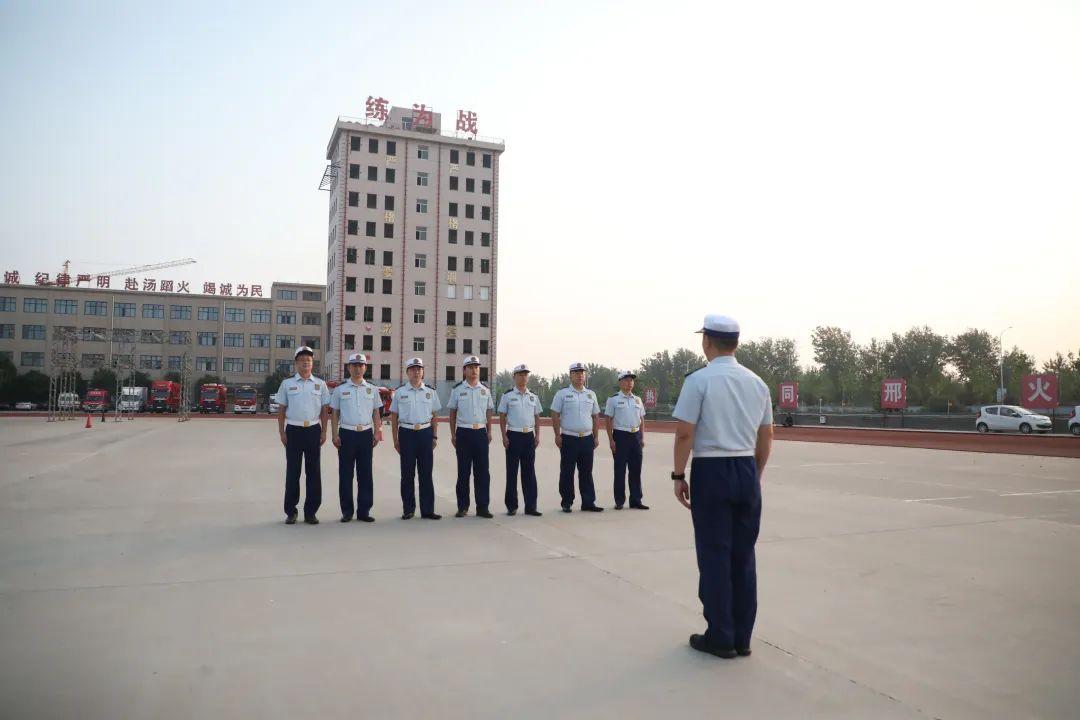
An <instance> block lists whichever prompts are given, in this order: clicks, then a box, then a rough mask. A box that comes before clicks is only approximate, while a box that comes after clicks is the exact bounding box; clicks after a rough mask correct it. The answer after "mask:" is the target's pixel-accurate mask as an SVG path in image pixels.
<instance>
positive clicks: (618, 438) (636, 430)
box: [604, 370, 649, 510]
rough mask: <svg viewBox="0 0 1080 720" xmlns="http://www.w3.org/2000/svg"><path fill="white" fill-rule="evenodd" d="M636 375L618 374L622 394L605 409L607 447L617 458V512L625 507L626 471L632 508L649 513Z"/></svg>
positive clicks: (641, 406)
mask: <svg viewBox="0 0 1080 720" xmlns="http://www.w3.org/2000/svg"><path fill="white" fill-rule="evenodd" d="M635 378H637V375H635V374H634V373H632V372H631V371H629V370H623V371H622V372H620V373H619V392H617V393H616V394H614V395H612V396H611V397H609V398H608V400H607V404H606V405H605V407H604V418H605V419H606V423H605V424H606V426H607V436H608V445H609V446H610V447H611V454H612V455H614V456H615V509H616V510H622V509H623V505H624V504H625V503H626V469H627V466H629V468H630V507H632V508H634V509H635V510H648V509H649V506H648V505H645V504H644V503H642V502H641V457H642V448H644V447H645V403H643V402H641V398H639V397H638V396H637V395H635V394H634V380H635Z"/></svg>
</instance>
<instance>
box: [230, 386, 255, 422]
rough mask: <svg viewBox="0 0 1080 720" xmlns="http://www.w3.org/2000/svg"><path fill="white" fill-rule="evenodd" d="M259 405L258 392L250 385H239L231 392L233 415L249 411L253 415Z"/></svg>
mask: <svg viewBox="0 0 1080 720" xmlns="http://www.w3.org/2000/svg"><path fill="white" fill-rule="evenodd" d="M258 407H259V393H258V391H257V390H256V389H255V388H254V387H252V386H251V385H241V386H240V387H238V388H236V392H234V393H233V415H239V414H240V413H250V414H251V415H254V414H255V413H256V412H257V410H258Z"/></svg>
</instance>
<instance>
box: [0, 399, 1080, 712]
mask: <svg viewBox="0 0 1080 720" xmlns="http://www.w3.org/2000/svg"><path fill="white" fill-rule="evenodd" d="M443 430H444V431H445V427H444V428H443ZM444 439H445V436H444ZM671 442H672V436H671V435H656V436H654V437H651V438H650V440H649V445H648V447H647V448H646V497H645V499H646V502H648V503H650V504H651V505H652V508H653V509H652V510H650V511H648V512H639V511H630V510H623V511H621V512H615V511H613V510H611V509H610V505H611V498H612V494H611V485H610V476H611V459H610V453H608V452H607V451H606V450H602V451H600V452H598V461H597V463H596V477H597V478H598V483H597V484H598V488H599V494H600V499H601V501H602V502H604V504H606V505H607V506H608V507H609V509H608V511H607V512H604V513H603V514H600V515H593V514H585V513H580V512H575V513H573V514H570V515H565V514H563V513H561V512H557V510H558V496H557V492H556V475H557V472H556V468H557V461H556V453H555V450H554V446H553V444H552V439H551V435H550V430H548V432H547V433H546V434H545V435H544V437H543V445H542V446H541V452H540V455H539V460H538V471H539V476H540V478H541V485H542V494H541V503H542V509H543V510H545V511H547V512H546V513H545V515H544V517H543V518H530V517H524V516H521V515H519V516H517V517H512V518H511V517H506V516H505V515H498V516H497V517H496V519H495V520H483V519H479V518H476V517H473V516H470V517H468V518H465V519H454V518H452V517H449V516H448V517H445V518H444V519H443V520H441V521H439V522H431V521H422V520H419V519H415V520H411V521H408V522H406V521H402V520H400V519H399V518H398V516H399V515H400V504H399V501H398V479H397V472H396V468H397V457H396V455H394V452H393V448H392V447H391V446H389V445H385V446H380V447H379V448H378V449H377V451H376V504H375V510H374V512H375V514H376V516H377V517H378V521H377V522H376V523H374V524H360V523H356V522H352V523H349V524H341V523H338V522H337V520H338V517H339V513H338V508H337V492H336V482H337V481H336V472H337V462H336V454H335V452H334V450H333V448H332V447H331V446H330V445H329V443H328V444H327V446H326V447H325V448H324V451H323V469H324V472H323V475H324V481H323V487H324V503H323V509H322V511H321V513H320V516H321V519H322V520H323V523H322V524H321V525H319V526H317V527H311V526H306V525H303V524H299V525H296V526H291V527H290V526H286V525H284V524H283V523H282V517H281V509H280V508H281V496H282V487H283V480H282V475H283V464H284V460H283V451H282V448H281V446H280V444H279V443H278V440H277V437H276V433H275V428H274V425H273V424H272V423H270V422H203V421H198V420H196V421H193V422H189V423H184V424H177V423H176V422H172V421H169V420H165V419H158V420H154V419H139V420H136V421H135V422H133V423H127V422H124V423H113V422H107V423H105V424H98V423H96V424H95V427H94V429H92V430H84V429H83V428H82V425H81V423H79V422H65V423H52V424H49V423H46V422H44V421H43V420H39V419H34V420H7V419H5V420H0V453H2V459H3V467H2V470H0V638H2V641H0V697H2V698H3V703H4V705H3V708H4V709H3V715H4V717H11V718H70V717H80V718H120V717H130V718H145V717H159V718H187V717H225V716H229V717H256V716H259V717H281V718H286V717H287V718H300V717H323V718H327V717H341V716H343V715H345V714H346V713H350V714H354V715H356V716H360V717H379V718H383V717H440V718H445V717H472V718H476V717H483V718H506V717H560V718H561V717H588V718H608V717H611V718H627V717H661V716H663V717H669V718H670V717H686V716H691V715H695V716H707V717H718V716H720V715H723V714H727V713H731V714H732V715H733V716H738V717H750V718H795V717H798V718H810V717H820V718H845V717H846V718H875V719H876V718H925V717H943V718H986V717H1007V718H1014V717H1048V718H1050V717H1059V718H1065V717H1076V712H1077V710H1076V708H1077V707H1078V704H1080V682H1078V680H1080V677H1078V675H1080V622H1078V621H1080V576H1078V573H1077V569H1078V564H1077V558H1078V557H1080V461H1078V460H1069V459H1062V458H1034V457H1028V456H1017V455H990V454H983V453H960V452H945V451H934V450H917V449H909V448H884V447H881V448H878V447H866V446H848V445H830V444H820V443H798V442H783V443H778V444H777V446H776V449H775V452H774V459H773V462H772V463H771V464H770V466H769V469H768V471H767V473H766V485H765V512H764V521H763V528H762V533H761V541H760V543H759V545H758V565H759V573H760V595H761V603H760V611H759V617H758V626H757V633H756V636H755V643H754V655H753V657H751V658H746V659H738V660H726V661H725V660H720V659H718V658H713V657H709V656H703V655H700V654H698V653H695V652H694V651H692V650H690V649H689V648H688V647H687V645H686V638H687V636H688V635H689V634H690V633H691V632H695V631H698V630H700V629H701V628H702V619H701V615H700V605H699V604H698V601H697V597H696V581H697V574H696V567H695V563H694V554H693V545H692V542H693V537H692V532H691V526H690V518H689V514H688V513H687V512H686V511H685V510H684V509H683V508H682V507H681V506H679V505H677V504H676V503H675V500H674V498H673V497H672V496H671V491H670V482H669V481H668V480H667V479H666V475H667V472H668V470H669V466H670V454H671ZM491 457H492V460H493V467H494V468H495V472H494V473H493V475H494V479H493V483H492V485H493V496H494V497H495V498H497V499H500V500H501V496H502V490H503V487H504V473H503V470H502V457H503V453H502V449H501V448H499V447H497V446H496V447H493V448H492V452H491ZM453 467H454V462H453V454H452V450H451V448H450V447H449V445H448V444H444V445H442V446H440V447H439V449H438V451H437V461H436V491H437V494H438V510H440V511H441V512H443V513H444V514H447V515H449V514H451V513H452V511H453V509H454V507H453V505H454V503H453V499H452V498H453V482H454V475H453ZM500 505H501V503H496V506H495V507H493V510H499V509H500V508H499V506H500Z"/></svg>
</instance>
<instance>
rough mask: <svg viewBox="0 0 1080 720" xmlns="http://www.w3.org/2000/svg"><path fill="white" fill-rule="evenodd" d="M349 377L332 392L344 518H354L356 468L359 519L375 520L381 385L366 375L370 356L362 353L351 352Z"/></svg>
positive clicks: (346, 519) (335, 442)
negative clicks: (375, 454) (374, 474)
mask: <svg viewBox="0 0 1080 720" xmlns="http://www.w3.org/2000/svg"><path fill="white" fill-rule="evenodd" d="M347 367H348V368H349V379H348V380H346V381H345V382H344V383H342V384H341V385H338V386H337V387H336V388H334V394H333V395H331V396H330V407H331V409H332V410H333V416H332V417H331V420H332V421H333V430H334V447H336V448H337V449H338V499H339V501H340V502H341V522H349V521H350V520H352V518H353V510H354V508H353V471H354V469H355V471H356V507H355V511H356V519H357V520H361V521H363V522H375V518H373V517H371V505H372V501H373V481H372V476H371V458H372V454H373V451H374V449H375V446H376V445H378V444H379V442H380V441H381V440H382V420H381V418H380V413H379V410H380V409H381V408H382V399H381V396H380V395H379V389H378V388H377V387H375V386H374V385H372V384H371V383H369V382H368V381H367V380H365V379H364V373H365V372H366V371H367V367H368V359H367V357H366V356H364V355H363V354H361V353H354V354H353V355H350V356H349V362H348V364H347Z"/></svg>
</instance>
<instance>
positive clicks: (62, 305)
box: [53, 300, 146, 315]
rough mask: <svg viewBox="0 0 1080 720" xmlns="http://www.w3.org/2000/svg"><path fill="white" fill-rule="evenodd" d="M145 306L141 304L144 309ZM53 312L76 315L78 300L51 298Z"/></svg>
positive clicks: (77, 312)
mask: <svg viewBox="0 0 1080 720" xmlns="http://www.w3.org/2000/svg"><path fill="white" fill-rule="evenodd" d="M145 308H146V306H145V305H143V309H144V310H145ZM53 312H54V313H55V314H57V315H78V314H79V301H78V300H53Z"/></svg>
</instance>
